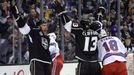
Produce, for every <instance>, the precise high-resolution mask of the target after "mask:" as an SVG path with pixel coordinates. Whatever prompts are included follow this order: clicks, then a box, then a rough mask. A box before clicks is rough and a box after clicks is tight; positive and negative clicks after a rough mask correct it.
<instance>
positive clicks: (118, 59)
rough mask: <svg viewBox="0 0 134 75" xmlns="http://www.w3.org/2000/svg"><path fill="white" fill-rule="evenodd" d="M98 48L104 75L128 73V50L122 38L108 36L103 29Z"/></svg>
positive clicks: (124, 74) (123, 74)
mask: <svg viewBox="0 0 134 75" xmlns="http://www.w3.org/2000/svg"><path fill="white" fill-rule="evenodd" d="M98 49H99V58H100V60H101V61H102V65H103V68H102V75H127V69H126V54H127V50H126V48H125V46H124V45H123V43H122V42H121V41H120V39H118V38H117V37H114V36H107V33H106V31H105V30H103V29H102V30H101V32H100V40H99V41H98Z"/></svg>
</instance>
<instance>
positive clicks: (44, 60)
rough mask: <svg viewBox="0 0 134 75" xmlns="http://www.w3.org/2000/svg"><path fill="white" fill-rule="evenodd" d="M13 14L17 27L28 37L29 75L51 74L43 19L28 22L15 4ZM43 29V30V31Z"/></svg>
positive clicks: (45, 25) (46, 27)
mask: <svg viewBox="0 0 134 75" xmlns="http://www.w3.org/2000/svg"><path fill="white" fill-rule="evenodd" d="M12 11H13V12H12V13H13V16H14V18H15V20H16V22H17V25H18V27H19V31H20V32H21V33H22V34H23V35H27V36H28V38H29V42H30V43H29V59H30V72H31V75H51V61H52V59H51V56H50V51H49V42H50V39H49V37H48V33H47V31H48V26H47V24H46V23H44V22H43V21H39V22H37V23H36V24H35V25H31V24H34V23H30V24H28V23H27V21H25V19H24V18H23V17H22V16H21V15H19V12H18V9H17V7H16V6H13V7H12ZM44 31H45V32H44Z"/></svg>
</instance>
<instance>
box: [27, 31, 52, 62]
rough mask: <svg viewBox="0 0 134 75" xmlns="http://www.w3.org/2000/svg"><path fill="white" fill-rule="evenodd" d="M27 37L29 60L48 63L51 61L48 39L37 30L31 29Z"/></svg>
mask: <svg viewBox="0 0 134 75" xmlns="http://www.w3.org/2000/svg"><path fill="white" fill-rule="evenodd" d="M28 37H29V40H30V46H29V48H30V49H29V52H30V60H36V61H40V62H44V63H50V62H51V60H52V59H51V56H50V52H49V42H50V39H49V37H48V36H45V35H42V33H41V32H40V31H39V30H38V29H32V30H31V31H30V33H29V35H28Z"/></svg>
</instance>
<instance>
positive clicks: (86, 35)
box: [54, 3, 102, 75]
mask: <svg viewBox="0 0 134 75" xmlns="http://www.w3.org/2000/svg"><path fill="white" fill-rule="evenodd" d="M54 4H55V6H56V4H58V5H59V3H54ZM60 7H61V8H62V6H60ZM54 9H55V8H54ZM59 11H60V12H57V13H58V14H59V15H60V18H61V20H62V24H63V25H65V26H64V28H65V29H66V30H67V31H68V32H70V33H71V34H72V35H74V37H75V41H76V50H75V54H76V58H77V59H78V62H79V63H78V72H77V75H101V67H100V64H99V62H98V49H97V41H98V37H99V36H98V35H99V32H100V30H101V29H102V23H101V22H99V21H94V22H92V23H91V24H89V22H88V21H85V20H81V21H80V22H78V23H74V22H75V21H74V20H72V21H69V20H68V18H67V15H66V14H64V13H63V12H64V9H63V8H62V9H61V10H60V9H59Z"/></svg>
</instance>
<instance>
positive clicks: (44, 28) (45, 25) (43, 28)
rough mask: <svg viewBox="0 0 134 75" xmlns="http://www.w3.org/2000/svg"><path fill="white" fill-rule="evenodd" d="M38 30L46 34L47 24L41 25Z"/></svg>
mask: <svg viewBox="0 0 134 75" xmlns="http://www.w3.org/2000/svg"><path fill="white" fill-rule="evenodd" d="M40 29H41V31H43V32H47V31H48V26H47V24H42V25H40Z"/></svg>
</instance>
